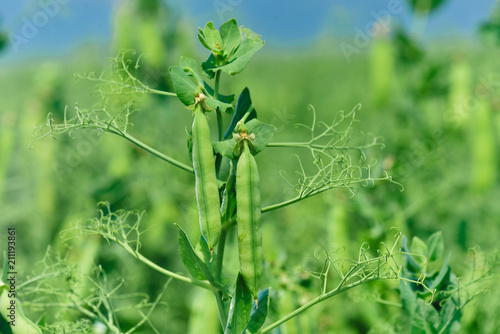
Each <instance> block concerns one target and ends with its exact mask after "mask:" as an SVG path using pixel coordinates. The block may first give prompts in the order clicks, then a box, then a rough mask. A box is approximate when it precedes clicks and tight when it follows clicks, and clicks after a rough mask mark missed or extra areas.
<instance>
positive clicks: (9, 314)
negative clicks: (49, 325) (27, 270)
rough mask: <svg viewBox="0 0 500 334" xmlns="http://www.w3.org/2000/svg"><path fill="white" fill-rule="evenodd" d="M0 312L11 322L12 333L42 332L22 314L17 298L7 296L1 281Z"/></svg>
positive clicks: (6, 290)
mask: <svg viewBox="0 0 500 334" xmlns="http://www.w3.org/2000/svg"><path fill="white" fill-rule="evenodd" d="M13 302H14V304H13ZM10 308H15V311H10ZM0 314H1V315H2V317H3V318H4V319H5V321H7V322H8V323H9V324H11V331H12V333H14V334H42V331H41V330H40V328H39V327H38V326H37V325H35V324H34V323H33V322H32V321H31V320H30V319H28V318H27V317H26V316H25V315H24V312H23V310H22V308H21V303H20V302H19V300H17V299H11V298H10V297H9V293H8V288H7V285H6V284H5V283H3V282H2V281H0Z"/></svg>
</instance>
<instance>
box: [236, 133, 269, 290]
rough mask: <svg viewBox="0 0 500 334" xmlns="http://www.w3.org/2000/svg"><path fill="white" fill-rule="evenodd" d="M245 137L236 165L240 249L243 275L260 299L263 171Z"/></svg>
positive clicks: (246, 282) (250, 288) (237, 219)
mask: <svg viewBox="0 0 500 334" xmlns="http://www.w3.org/2000/svg"><path fill="white" fill-rule="evenodd" d="M243 138H244V139H242V146H243V147H242V153H241V155H240V157H239V160H238V164H237V166H236V204H237V213H236V215H237V216H236V221H237V225H238V250H239V257H240V273H241V276H242V277H243V280H244V281H245V284H246V285H247V287H248V289H249V290H250V291H251V292H252V295H253V297H254V299H255V300H257V292H258V290H259V283H260V278H261V276H262V267H263V252H262V231H261V229H260V215H261V207H260V189H259V171H258V169H257V163H256V162H255V159H254V157H253V155H252V153H250V148H249V142H248V141H249V138H248V137H247V136H246V133H245V136H244V137H243Z"/></svg>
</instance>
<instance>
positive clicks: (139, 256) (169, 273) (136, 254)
mask: <svg viewBox="0 0 500 334" xmlns="http://www.w3.org/2000/svg"><path fill="white" fill-rule="evenodd" d="M108 238H110V239H112V240H113V241H115V242H117V243H118V244H119V245H120V246H122V247H123V248H124V249H125V250H126V251H127V252H129V253H130V254H132V255H133V256H134V257H136V258H137V259H138V260H140V261H141V262H143V263H144V264H146V265H148V266H149V267H151V268H153V269H154V270H156V271H158V272H160V273H162V274H164V275H166V276H170V277H172V278H175V279H177V280H179V281H183V282H186V283H190V284H193V285H196V286H199V287H201V288H204V289H207V290H210V291H213V290H212V289H213V287H212V286H211V285H210V284H209V283H207V282H203V281H198V280H195V279H192V278H189V277H186V276H182V275H179V274H177V273H174V272H172V271H170V270H167V269H165V268H162V267H160V266H159V265H157V264H156V263H154V262H153V261H151V260H149V259H148V258H146V257H145V256H144V255H142V254H141V253H139V252H137V251H135V250H134V249H132V247H130V245H129V244H128V243H126V242H123V241H121V240H118V239H116V238H111V237H109V236H108Z"/></svg>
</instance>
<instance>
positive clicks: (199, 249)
mask: <svg viewBox="0 0 500 334" xmlns="http://www.w3.org/2000/svg"><path fill="white" fill-rule="evenodd" d="M194 251H195V252H196V254H197V255H198V256H199V257H200V258H201V260H202V261H203V263H204V264H205V265H206V266H207V267H208V269H209V271H210V273H212V272H213V264H214V263H215V258H216V256H215V254H211V253H210V247H208V242H207V239H205V238H204V237H203V235H200V241H199V242H198V244H197V245H196V248H195V249H194Z"/></svg>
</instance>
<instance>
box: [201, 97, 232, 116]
mask: <svg viewBox="0 0 500 334" xmlns="http://www.w3.org/2000/svg"><path fill="white" fill-rule="evenodd" d="M205 103H206V104H207V106H209V107H210V108H212V109H213V110H216V109H217V108H219V110H220V111H223V112H225V113H227V114H231V113H232V112H233V105H232V104H231V103H224V102H222V101H219V100H216V99H214V98H212V97H207V100H206V101H205Z"/></svg>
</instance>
